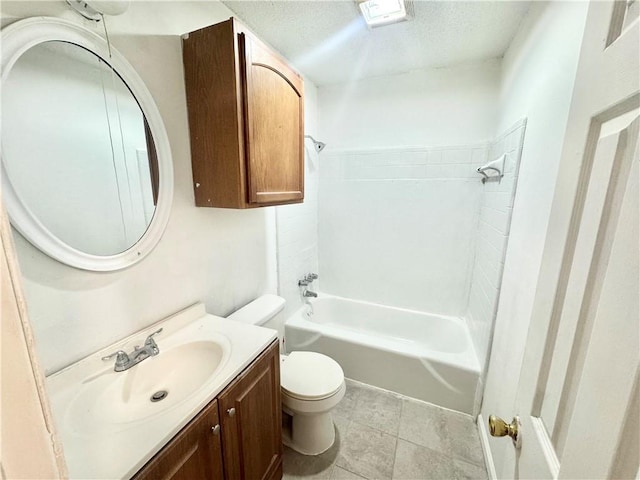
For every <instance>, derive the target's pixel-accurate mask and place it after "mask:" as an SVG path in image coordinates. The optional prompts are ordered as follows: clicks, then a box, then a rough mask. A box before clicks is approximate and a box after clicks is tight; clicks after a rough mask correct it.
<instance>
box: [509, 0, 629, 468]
mask: <svg viewBox="0 0 640 480" xmlns="http://www.w3.org/2000/svg"><path fill="white" fill-rule="evenodd" d="M639 31H640V27H639V21H638V0H636V1H635V2H626V1H618V2H613V3H612V2H609V1H607V2H600V1H594V2H592V3H591V5H590V6H589V12H588V17H587V23H586V30H585V35H584V39H583V44H582V50H581V54H580V60H579V64H578V72H577V76H576V84H575V89H574V95H573V99H572V103H571V108H570V113H569V121H568V127H567V132H566V136H565V142H564V146H563V152H562V160H561V165H560V170H559V176H558V183H557V186H556V192H555V195H554V200H553V206H552V213H551V218H550V224H549V229H548V233H547V239H546V243H545V250H544V255H543V261H542V266H541V270H540V276H539V280H538V285H537V290H536V297H535V304H534V310H533V316H532V320H531V324H530V328H529V334H528V338H527V345H526V350H525V355H524V362H523V366H522V371H521V373H520V380H519V384H518V392H517V396H516V402H515V405H514V408H513V414H514V415H516V414H517V415H519V417H520V420H521V422H522V425H521V427H520V439H521V447H520V449H519V450H518V451H517V453H516V455H515V456H514V457H512V458H514V459H515V460H508V461H510V462H513V464H512V465H509V467H508V468H505V469H502V472H503V474H504V475H505V476H509V477H510V476H513V478H580V479H587V478H597V479H604V478H638V475H639V474H638V456H639V455H640V454H639V452H640V442H639V441H638V437H639V436H640V424H639V418H638V417H639V415H640V404H639V400H638V397H639V393H638V388H639V387H638V371H639V365H640V363H639V356H640V305H639V303H640V283H639V277H640V258H639V257H640V240H639V236H638V235H639V234H638V224H639V217H640V209H639V200H640V190H639V187H638V183H639V182H638V180H639V177H640V171H639V167H640V160H639V150H638V128H639V125H640V119H639V116H638V115H639V113H638V112H639V106H640V91H639V90H640V86H639V84H640V78H639V71H640V66H639V55H640V52H639V44H640V33H639ZM505 381H508V379H505ZM505 420H506V421H507V422H510V421H511V418H508V419H505ZM505 441H509V440H508V438H507V439H505ZM514 448H515V447H514Z"/></svg>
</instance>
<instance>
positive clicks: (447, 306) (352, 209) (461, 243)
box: [318, 144, 488, 316]
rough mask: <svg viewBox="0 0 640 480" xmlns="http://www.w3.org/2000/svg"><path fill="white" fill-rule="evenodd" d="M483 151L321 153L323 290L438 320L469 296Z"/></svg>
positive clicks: (459, 312) (480, 148)
mask: <svg viewBox="0 0 640 480" xmlns="http://www.w3.org/2000/svg"><path fill="white" fill-rule="evenodd" d="M487 154H488V145H487V144H477V145H467V146H456V147H443V148H389V149H384V150H380V149H377V150H355V151H353V150H352V151H331V152H329V151H328V152H327V153H326V154H324V153H323V155H322V168H321V169H320V197H319V207H320V208H319V215H318V226H319V258H320V261H319V263H320V272H321V274H322V290H323V291H324V292H326V293H331V294H334V295H339V296H344V297H349V298H354V299H359V300H366V301H370V302H374V303H380V304H384V305H391V306H398V307H403V308H409V309H415V310H420V311H426V312H434V313H440V314H445V315H457V316H458V315H462V314H463V313H464V310H465V307H466V304H467V299H468V296H469V284H470V278H471V273H472V265H473V258H474V257H473V254H474V251H475V240H476V230H477V222H478V214H479V206H480V200H481V195H482V188H481V187H482V184H481V182H480V177H479V176H478V174H477V172H476V171H475V169H476V168H477V167H478V166H480V165H482V164H483V163H485V161H486V159H487Z"/></svg>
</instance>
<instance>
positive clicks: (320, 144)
mask: <svg viewBox="0 0 640 480" xmlns="http://www.w3.org/2000/svg"><path fill="white" fill-rule="evenodd" d="M304 138H309V139H311V141H312V142H313V148H315V149H316V152H318V153H320V152H321V151H322V150H323V149H324V147H326V146H327V144H326V143H323V142H318V141H317V140H316V139H315V138H313V137H312V136H311V135H305V136H304Z"/></svg>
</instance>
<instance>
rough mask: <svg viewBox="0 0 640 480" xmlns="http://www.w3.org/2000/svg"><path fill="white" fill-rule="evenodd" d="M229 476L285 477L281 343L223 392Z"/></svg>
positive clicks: (221, 405)
mask: <svg viewBox="0 0 640 480" xmlns="http://www.w3.org/2000/svg"><path fill="white" fill-rule="evenodd" d="M218 404H219V408H220V417H221V422H222V423H221V425H222V443H223V445H224V448H223V451H224V473H225V477H226V478H227V479H247V480H248V479H252V480H271V479H273V480H275V479H280V478H282V410H281V406H280V353H279V350H278V343H277V342H276V343H275V345H274V346H273V347H272V348H269V349H268V350H266V351H265V352H264V353H263V354H262V355H261V356H260V357H258V359H257V360H256V361H255V362H254V363H253V365H252V366H251V367H250V368H247V369H246V370H245V371H244V372H243V373H242V374H241V375H240V376H239V377H238V378H236V380H235V381H234V382H233V383H232V384H231V385H229V386H228V387H227V388H226V389H225V390H224V391H223V392H222V393H221V394H220V395H219V396H218Z"/></svg>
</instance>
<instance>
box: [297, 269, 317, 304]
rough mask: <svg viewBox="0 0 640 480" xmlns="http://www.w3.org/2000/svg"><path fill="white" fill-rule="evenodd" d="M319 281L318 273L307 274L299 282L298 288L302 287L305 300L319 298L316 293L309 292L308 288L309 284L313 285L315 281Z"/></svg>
mask: <svg viewBox="0 0 640 480" xmlns="http://www.w3.org/2000/svg"><path fill="white" fill-rule="evenodd" d="M317 279H318V274H317V273H307V274H306V275H305V276H304V277H303V278H301V279H300V280H298V286H299V287H302V296H303V297H305V298H315V297H317V296H318V294H317V293H316V292H312V291H311V290H309V289H308V288H307V287H308V286H309V284H311V283H312V282H313V281H314V280H317Z"/></svg>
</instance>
